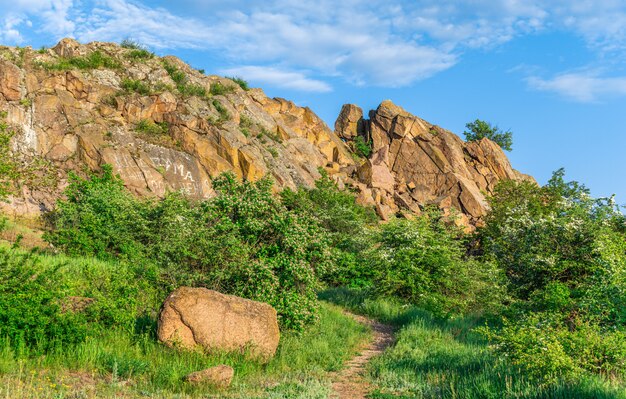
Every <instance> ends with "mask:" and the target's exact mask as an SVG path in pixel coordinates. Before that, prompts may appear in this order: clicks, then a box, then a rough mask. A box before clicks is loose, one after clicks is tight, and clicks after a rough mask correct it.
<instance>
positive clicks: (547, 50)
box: [0, 0, 626, 204]
mask: <svg viewBox="0 0 626 399" xmlns="http://www.w3.org/2000/svg"><path fill="white" fill-rule="evenodd" d="M66 36H69V37H74V38H76V39H78V40H80V41H83V42H88V41H93V40H98V41H120V40H122V39H124V38H132V39H134V40H136V41H139V42H141V43H144V44H145V45H147V46H149V47H150V48H151V49H152V50H154V51H155V52H157V53H158V54H160V55H165V54H174V55H178V56H179V57H181V58H182V59H184V60H185V61H187V62H189V63H190V64H192V65H193V66H194V67H196V68H203V69H205V70H206V71H207V73H211V74H213V73H214V74H224V75H237V76H241V77H243V78H245V79H247V80H248V81H249V82H250V83H251V84H252V85H253V86H257V87H262V88H263V89H264V90H265V92H266V93H267V94H268V95H270V96H279V97H285V98H288V99H291V100H294V101H295V102H296V103H298V104H299V105H307V106H309V107H311V108H312V109H313V110H314V111H315V112H317V113H318V114H319V115H320V116H321V117H322V118H323V119H324V120H326V122H327V123H328V124H329V125H330V126H332V125H333V123H334V120H335V117H336V116H337V114H338V112H339V109H340V108H341V105H342V104H344V103H355V104H358V105H360V106H361V107H363V108H364V109H365V110H366V111H367V110H368V109H372V108H375V107H376V106H377V105H378V104H379V103H380V102H381V101H382V100H384V99H391V100H393V101H394V102H395V103H396V104H398V105H401V106H403V107H404V108H405V109H407V110H408V111H410V112H412V113H414V114H416V115H418V116H420V117H422V118H424V119H426V120H428V121H430V122H432V123H436V124H438V125H440V126H442V127H444V128H447V129H450V130H452V131H454V132H455V133H457V134H459V135H461V136H462V133H463V130H464V125H465V123H467V122H469V121H471V120H474V119H476V118H480V119H484V120H487V121H490V122H492V123H494V124H497V125H498V126H500V127H502V128H504V129H510V130H512V131H513V133H514V144H513V151H512V152H511V153H510V154H509V156H510V159H511V161H512V163H513V165H514V166H515V167H516V168H517V169H519V170H521V171H523V172H525V173H529V174H531V175H533V176H535V178H537V180H538V181H539V182H540V183H545V182H546V180H547V179H548V178H549V177H550V175H551V172H552V171H554V170H556V169H558V168H560V167H565V169H566V171H567V176H568V177H569V178H570V179H573V180H578V181H580V182H583V183H585V184H586V185H587V186H588V187H589V188H591V190H592V194H593V195H595V196H607V195H610V194H613V193H615V194H617V200H618V202H619V203H622V204H624V203H626V185H624V174H625V172H626V134H625V133H626V132H625V130H626V52H625V49H626V2H624V1H621V0H596V1H567V0H542V1H540V0H527V1H517V0H492V1H487V0H458V1H449V0H438V1H436V0H414V1H400V0H344V1H341V2H337V1H331V0H316V1H314V2H305V1H302V0H300V1H295V0H266V1H263V2H261V1H243V0H230V1H212V0H208V1H200V0H178V1H166V0H152V1H149V0H143V1H139V0H0V42H1V43H3V44H7V45H32V46H33V47H40V46H43V45H48V46H49V45H53V44H54V43H56V41H58V39H60V38H62V37H66Z"/></svg>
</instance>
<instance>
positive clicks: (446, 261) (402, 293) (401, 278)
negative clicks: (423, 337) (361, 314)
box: [370, 212, 502, 315]
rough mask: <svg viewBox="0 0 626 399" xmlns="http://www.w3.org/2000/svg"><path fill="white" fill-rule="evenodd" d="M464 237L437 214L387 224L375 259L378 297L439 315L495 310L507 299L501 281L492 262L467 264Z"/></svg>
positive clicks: (379, 236) (377, 240) (380, 235)
mask: <svg viewBox="0 0 626 399" xmlns="http://www.w3.org/2000/svg"><path fill="white" fill-rule="evenodd" d="M460 234H461V233H460V232H459V231H458V230H456V229H453V228H451V227H448V226H447V225H446V224H445V223H444V221H443V220H441V219H440V216H439V215H438V213H437V212H430V214H426V215H425V216H421V217H417V218H415V219H413V220H404V219H403V220H394V221H391V222H389V223H386V224H384V225H383V226H382V227H381V228H380V231H379V232H378V233H377V236H376V238H375V245H374V246H373V247H374V248H375V250H373V251H372V253H371V255H370V257H371V261H370V262H371V267H372V268H373V269H374V270H375V273H376V277H375V284H374V287H375V290H376V292H378V293H379V294H381V295H384V296H393V297H398V298H401V299H403V300H406V301H408V302H410V303H412V304H415V305H417V306H419V307H421V308H423V309H426V310H429V311H431V312H434V313H435V314H438V315H446V314H449V313H455V314H463V313H464V312H467V311H469V310H474V311H477V310H479V309H481V308H483V309H484V308H489V307H491V306H494V305H495V303H497V302H498V300H500V299H501V296H502V283H501V276H500V275H499V273H498V272H497V269H496V268H495V265H494V264H493V263H491V262H475V261H471V260H465V259H463V255H464V252H465V248H464V245H463V242H462V241H461V240H460V239H459V238H460Z"/></svg>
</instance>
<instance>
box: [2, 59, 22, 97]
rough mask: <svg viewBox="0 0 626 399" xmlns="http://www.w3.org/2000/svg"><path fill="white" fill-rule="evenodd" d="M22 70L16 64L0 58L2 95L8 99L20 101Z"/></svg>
mask: <svg viewBox="0 0 626 399" xmlns="http://www.w3.org/2000/svg"><path fill="white" fill-rule="evenodd" d="M21 77H22V71H21V70H20V68H18V67H17V66H16V65H13V64H12V63H10V62H8V61H4V60H2V59H1V58H0V95H2V96H4V99H5V100H6V101H19V100H20V99H21V98H22V96H21V90H20V83H21Z"/></svg>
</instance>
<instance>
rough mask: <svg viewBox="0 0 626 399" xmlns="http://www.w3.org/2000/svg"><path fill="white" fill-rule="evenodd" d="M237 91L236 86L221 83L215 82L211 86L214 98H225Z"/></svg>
mask: <svg viewBox="0 0 626 399" xmlns="http://www.w3.org/2000/svg"><path fill="white" fill-rule="evenodd" d="M234 91H235V86H232V85H228V86H227V85H223V84H221V83H220V82H215V83H213V84H212V85H211V90H210V93H211V95H212V96H223V95H225V94H229V93H232V92H234Z"/></svg>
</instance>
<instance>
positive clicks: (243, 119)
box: [239, 115, 253, 137]
mask: <svg viewBox="0 0 626 399" xmlns="http://www.w3.org/2000/svg"><path fill="white" fill-rule="evenodd" d="M252 125H253V123H252V120H251V119H250V118H248V117H247V116H245V115H241V116H240V117H239V130H240V131H241V133H243V135H244V136H246V137H250V129H251V128H252Z"/></svg>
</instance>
